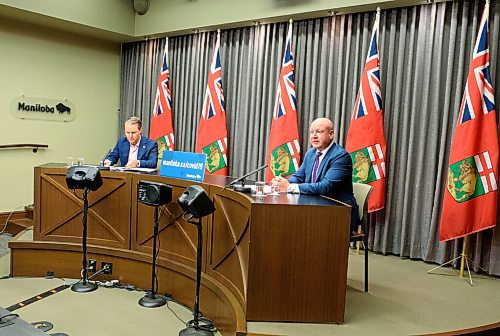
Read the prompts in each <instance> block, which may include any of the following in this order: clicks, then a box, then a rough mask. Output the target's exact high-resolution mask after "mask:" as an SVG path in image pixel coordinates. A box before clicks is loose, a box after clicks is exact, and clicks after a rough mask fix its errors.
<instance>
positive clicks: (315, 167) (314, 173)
mask: <svg viewBox="0 0 500 336" xmlns="http://www.w3.org/2000/svg"><path fill="white" fill-rule="evenodd" d="M321 154H323V153H321V152H316V157H315V158H314V164H313V171H312V177H311V183H314V182H316V179H317V178H318V168H319V157H320V156H321Z"/></svg>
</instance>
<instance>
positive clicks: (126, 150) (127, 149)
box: [122, 139, 130, 166]
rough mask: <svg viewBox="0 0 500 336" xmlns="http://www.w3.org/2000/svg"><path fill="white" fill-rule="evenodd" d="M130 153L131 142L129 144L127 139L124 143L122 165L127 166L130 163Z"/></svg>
mask: <svg viewBox="0 0 500 336" xmlns="http://www.w3.org/2000/svg"><path fill="white" fill-rule="evenodd" d="M129 152H130V142H128V140H127V139H125V141H124V143H123V153H122V154H123V155H122V157H123V161H122V165H124V166H125V165H126V164H127V162H128V154H129Z"/></svg>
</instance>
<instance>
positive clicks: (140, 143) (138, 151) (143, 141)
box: [137, 136, 146, 160]
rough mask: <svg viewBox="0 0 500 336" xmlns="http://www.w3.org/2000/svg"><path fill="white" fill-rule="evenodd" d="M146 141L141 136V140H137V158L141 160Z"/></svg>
mask: <svg viewBox="0 0 500 336" xmlns="http://www.w3.org/2000/svg"><path fill="white" fill-rule="evenodd" d="M145 142H146V141H145V139H144V138H143V137H142V136H141V141H140V142H139V148H138V149H137V160H141V159H142V156H143V155H144V152H145V151H146V145H145V144H144V143H145Z"/></svg>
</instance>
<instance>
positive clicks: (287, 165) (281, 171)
mask: <svg viewBox="0 0 500 336" xmlns="http://www.w3.org/2000/svg"><path fill="white" fill-rule="evenodd" d="M267 162H268V168H267V170H266V181H267V182H269V181H270V180H271V179H272V178H273V177H275V176H281V177H289V176H290V175H292V174H293V173H295V172H296V171H297V169H299V165H300V144H299V127H298V123H297V98H296V95H295V82H294V75H293V49H292V22H291V21H290V25H289V27H288V33H287V37H286V43H285V52H284V55H283V62H282V63H281V71H280V75H279V79H278V90H277V93H276V104H275V107H274V112H273V120H272V124H271V132H270V134H269V146H268V148H267Z"/></svg>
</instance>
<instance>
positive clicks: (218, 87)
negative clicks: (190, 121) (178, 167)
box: [196, 32, 228, 175]
mask: <svg viewBox="0 0 500 336" xmlns="http://www.w3.org/2000/svg"><path fill="white" fill-rule="evenodd" d="M221 73H222V66H221V59H220V32H218V33H217V41H216V42H215V49H214V55H213V58H212V63H211V64H210V71H209V73H208V83H207V89H206V91H205V99H204V101H203V110H202V112H201V118H200V124H199V126H198V136H197V137H196V152H197V153H205V154H207V165H206V166H205V169H206V170H207V171H208V172H209V173H210V174H216V175H227V174H228V153H227V151H228V145H227V127H226V111H225V106H224V92H223V91H222V78H221Z"/></svg>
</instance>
